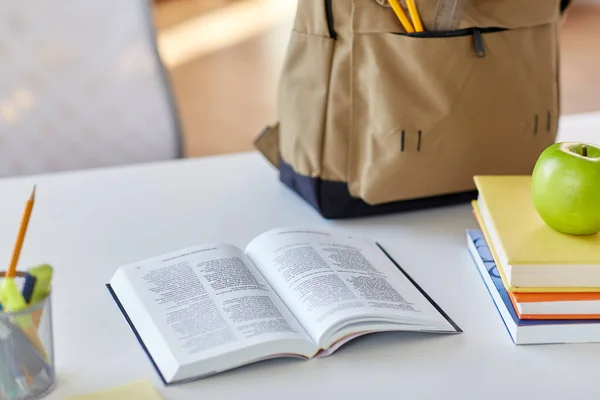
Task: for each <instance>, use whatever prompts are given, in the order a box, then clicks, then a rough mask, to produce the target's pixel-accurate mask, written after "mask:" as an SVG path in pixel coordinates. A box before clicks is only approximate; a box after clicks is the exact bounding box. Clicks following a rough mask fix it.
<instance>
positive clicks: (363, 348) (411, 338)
mask: <svg viewBox="0 0 600 400" xmlns="http://www.w3.org/2000/svg"><path fill="white" fill-rule="evenodd" d="M559 139H560V140H585V141H588V142H596V143H600V113H596V114H587V115H578V116H569V117H563V119H562V121H561V128H560V136H559ZM34 183H35V184H37V185H38V192H37V193H38V195H37V201H36V206H35V209H34V212H33V215H32V220H31V223H30V229H29V231H28V236H27V239H26V242H25V245H24V248H23V254H22V257H21V264H20V265H21V266H23V265H31V264H34V263H40V262H50V263H52V264H53V265H54V267H55V270H56V277H55V281H54V298H53V305H54V327H55V352H56V367H57V370H58V385H57V388H56V389H55V391H54V392H53V393H52V394H51V395H50V396H49V397H48V399H64V398H65V397H67V396H70V395H75V394H80V393H85V392H89V391H94V390H98V389H103V388H107V387H111V386H115V385H120V384H124V383H128V382H130V381H132V380H136V379H140V378H147V379H149V380H150V381H151V382H153V383H154V384H155V386H156V387H157V388H158V390H159V392H160V394H161V395H162V396H163V398H164V399H216V398H218V399H234V398H235V399H237V398H244V399H254V398H257V399H258V398H260V399H280V398H285V399H286V400H293V399H299V400H300V399H301V400H306V399H315V398H326V397H329V396H330V395H327V394H326V393H327V392H330V393H331V396H335V398H352V399H354V398H360V399H368V398H370V399H391V398H394V399H397V398H406V399H461V400H462V399H465V398H487V399H501V400H506V399H507V398H510V399H514V398H527V399H532V398H540V399H541V398H543V399H564V398H567V396H568V398H576V397H577V396H579V398H598V397H599V396H600V379H598V373H599V371H600V344H584V345H545V346H529V347H522V346H515V345H514V344H513V343H512V342H511V340H510V337H509V335H508V333H507V331H506V329H505V328H504V325H503V323H502V321H501V319H500V316H499V315H498V312H497V311H496V309H495V307H494V305H493V303H492V300H491V298H490V296H489V294H488V293H487V291H486V288H485V286H484V284H483V282H482V280H481V278H480V277H479V275H478V272H477V270H476V269H475V266H474V265H473V262H472V261H471V259H470V256H469V254H468V252H467V249H466V239H465V229H468V228H476V227H477V225H476V222H475V220H474V218H473V216H472V213H471V207H470V205H468V204H464V205H459V206H453V207H446V208H439V209H435V210H429V211H419V212H412V213H404V214H396V215H386V216H379V217H372V218H364V219H356V220H344V221H327V220H325V219H323V218H321V217H320V216H319V215H318V214H317V213H316V212H315V211H314V210H313V209H312V208H311V207H310V206H309V205H308V204H307V203H305V202H304V201H303V200H301V199H300V198H298V197H297V196H296V195H295V194H294V193H292V192H291V191H290V190H288V189H287V188H286V187H284V186H283V185H282V184H280V183H279V182H278V180H277V174H276V171H275V170H274V169H273V168H272V167H271V166H270V165H269V164H268V163H267V162H266V161H265V160H264V159H263V158H262V157H261V156H260V155H258V154H256V153H244V154H235V155H225V156H218V157H208V158H200V159H187V160H179V161H174V162H163V163H158V164H151V165H137V166H129V167H121V168H109V169H104V170H94V171H79V172H68V173H60V174H54V175H45V176H35V177H26V178H17V179H6V180H3V181H0V259H2V260H6V262H7V263H8V260H9V259H10V255H11V252H12V246H13V244H14V240H15V235H16V232H17V229H18V225H19V222H20V218H21V212H22V210H23V206H24V202H25V200H26V198H27V196H28V195H29V193H30V191H31V187H32V185H33V184H34ZM288 225H304V226H313V227H327V228H331V229H341V230H345V231H347V232H353V233H359V234H363V235H368V236H370V237H372V238H375V239H377V240H379V241H380V242H381V243H382V244H383V245H384V246H385V247H386V248H387V249H388V250H389V251H390V253H391V254H392V256H393V257H395V258H396V260H397V261H398V262H399V263H400V264H401V265H402V266H403V267H404V268H405V269H406V270H407V271H408V272H409V273H410V274H411V275H412V276H413V278H415V279H416V280H417V282H419V283H420V284H421V286H422V287H423V288H424V289H425V290H426V291H427V292H428V293H429V294H430V295H431V296H432V297H433V298H434V300H435V301H437V302H438V304H439V305H440V306H441V307H442V308H443V309H444V310H445V311H446V312H447V313H448V314H449V315H450V316H451V317H452V318H453V319H454V320H455V322H456V323H457V324H458V325H459V326H460V327H461V328H462V329H463V330H464V333H462V334H459V335H448V336H441V335H430V336H428V335H423V334H403V333H397V334H377V335H372V336H368V337H364V338H361V339H358V340H356V341H355V342H351V343H350V344H348V345H346V346H345V347H343V348H342V349H341V350H340V351H338V352H337V353H336V354H334V355H333V356H331V357H329V358H325V359H321V360H314V361H298V360H271V361H265V362H262V363H259V364H254V365H251V366H246V367H242V368H239V369H237V370H234V371H231V372H226V373H222V374H220V375H217V376H214V377H210V378H207V379H203V380H200V381H196V382H193V383H187V384H184V385H181V386H176V387H164V386H163V385H162V383H161V381H160V380H159V378H158V376H157V374H156V373H155V371H154V369H153V368H152V365H151V363H150V362H149V360H148V359H147V358H146V355H145V353H144V352H143V351H142V348H141V347H140V345H139V344H138V342H137V341H136V339H135V337H134V335H133V333H132V332H131V331H130V329H129V327H128V325H127V324H126V322H125V320H124V319H123V316H122V315H121V313H120V312H119V310H118V308H117V306H116V305H115V304H114V303H113V301H112V299H111V297H110V296H109V293H108V291H107V289H106V288H105V286H104V285H105V283H106V282H107V281H108V280H109V279H110V277H111V275H112V274H113V272H114V271H115V269H116V268H117V267H118V266H119V265H121V264H124V263H129V262H132V261H136V260H139V259H143V258H146V257H149V256H154V255H158V254H161V253H163V252H168V251H170V250H175V249H178V248H182V247H185V246H189V245H193V244H198V243H203V242H212V241H225V242H230V243H233V244H236V245H239V246H244V245H245V244H246V243H247V242H248V241H249V240H250V239H251V238H252V237H253V236H255V235H257V234H259V233H261V232H263V231H265V230H268V229H271V228H274V227H278V226H288Z"/></svg>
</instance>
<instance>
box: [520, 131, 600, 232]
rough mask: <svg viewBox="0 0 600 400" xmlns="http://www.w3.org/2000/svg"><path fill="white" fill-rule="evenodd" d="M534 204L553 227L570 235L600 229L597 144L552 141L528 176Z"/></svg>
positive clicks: (599, 156) (599, 182) (599, 148)
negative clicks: (529, 176) (553, 142)
mask: <svg viewBox="0 0 600 400" xmlns="http://www.w3.org/2000/svg"><path fill="white" fill-rule="evenodd" d="M531 195H532V200H533V204H534V206H535V208H536V210H537V212H538V214H539V215H540V217H541V218H542V220H543V221H544V222H545V223H546V224H547V225H548V226H549V227H550V228H552V229H554V230H556V231H558V232H561V233H565V234H570V235H593V234H597V233H598V232H600V147H597V146H594V145H591V144H586V143H564V142H563V143H555V144H553V145H551V146H549V147H548V148H546V149H545V150H544V151H543V152H542V154H540V156H539V158H538V160H537V162H536V164H535V167H534V169H533V172H532V176H531Z"/></svg>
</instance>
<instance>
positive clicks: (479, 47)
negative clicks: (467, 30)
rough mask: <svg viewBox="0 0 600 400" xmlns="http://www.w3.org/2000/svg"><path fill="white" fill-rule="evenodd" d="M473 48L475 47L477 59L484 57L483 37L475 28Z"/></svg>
mask: <svg viewBox="0 0 600 400" xmlns="http://www.w3.org/2000/svg"><path fill="white" fill-rule="evenodd" d="M473 46H474V47H475V53H477V57H485V46H484V45H483V37H481V31H480V30H479V29H477V28H473Z"/></svg>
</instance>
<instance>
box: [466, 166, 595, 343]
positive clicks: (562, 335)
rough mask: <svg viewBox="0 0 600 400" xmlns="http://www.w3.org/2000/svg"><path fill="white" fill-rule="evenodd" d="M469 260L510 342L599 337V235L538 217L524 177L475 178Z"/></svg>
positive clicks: (563, 341)
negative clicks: (562, 228)
mask: <svg viewBox="0 0 600 400" xmlns="http://www.w3.org/2000/svg"><path fill="white" fill-rule="evenodd" d="M474 179H475V184H476V186H477V190H478V197H477V200H474V201H473V203H472V205H473V213H474V215H475V217H476V219H477V221H478V224H479V227H480V229H476V230H468V231H467V244H468V248H469V251H470V253H471V256H472V257H473V260H474V264H475V266H476V267H477V269H478V270H479V273H480V274H481V277H482V279H483V281H484V283H485V285H486V287H487V289H488V291H489V293H490V295H491V297H492V299H493V301H494V303H495V305H496V308H497V309H498V312H499V314H500V316H501V318H502V320H503V321H504V324H505V326H506V328H507V330H508V332H509V334H510V336H511V338H512V340H513V342H514V343H515V344H545V343H585V342H600V234H599V235H591V236H574V235H565V234H562V233H559V232H557V231H555V230H553V229H551V228H550V227H548V226H547V225H546V224H545V223H544V222H543V220H542V219H541V218H540V217H539V214H538V213H537V211H536V209H535V207H534V205H533V201H532V199H531V177H530V176H476V177H475V178H474Z"/></svg>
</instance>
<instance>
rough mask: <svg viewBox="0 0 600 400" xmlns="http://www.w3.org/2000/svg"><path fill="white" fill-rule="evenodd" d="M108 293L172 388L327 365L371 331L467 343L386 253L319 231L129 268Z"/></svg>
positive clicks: (287, 232)
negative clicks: (247, 369) (283, 364)
mask: <svg viewBox="0 0 600 400" xmlns="http://www.w3.org/2000/svg"><path fill="white" fill-rule="evenodd" d="M107 287H108V288H109V290H110V292H111V294H112V295H113V298H114V299H115V301H116V302H117V304H118V305H119V307H120V309H121V311H122V312H123V314H124V316H125V318H126V320H127V322H128V323H129V324H130V327H131V329H132V330H133V331H134V333H135V334H136V336H137V338H138V340H139V341H140V342H141V344H142V346H143V347H144V350H145V351H146V353H147V354H148V356H149V358H150V359H151V360H152V362H153V364H154V366H155V368H156V369H157V371H158V373H159V374H160V376H161V379H162V380H163V382H164V383H165V384H172V383H181V382H184V381H188V380H193V379H198V378H202V377H205V376H208V375H212V374H216V373H219V372H222V371H225V370H228V369H233V368H237V367H240V366H242V365H246V364H249V363H253V362H257V361H260V360H265V359H268V358H274V357H300V358H305V359H309V358H316V357H323V356H327V355H330V354H331V353H333V352H334V351H335V350H336V349H338V348H339V347H340V346H342V345H343V344H344V343H347V342H348V341H349V340H351V339H353V338H356V337H358V336H360V335H364V334H367V333H372V332H381V331H422V332H440V333H457V332H461V330H460V328H459V327H458V326H457V325H456V324H454V322H452V320H451V319H450V318H448V316H447V315H446V314H445V313H444V312H443V311H442V310H441V309H440V308H439V307H438V306H437V305H436V304H435V302H434V301H433V300H432V299H431V298H430V297H429V296H428V295H427V294H426V293H425V292H423V291H422V290H421V288H420V287H419V286H418V285H417V284H416V283H415V282H414V281H413V280H412V279H411V278H410V277H409V276H408V275H407V274H406V273H404V272H403V271H402V270H401V269H400V267H399V266H398V265H397V264H396V263H395V262H394V261H393V260H392V259H391V258H390V257H388V256H387V253H386V252H385V251H384V250H383V249H382V248H381V247H380V246H379V245H378V244H377V243H375V242H373V241H370V240H368V239H365V238H360V237H351V236H348V235H344V234H340V233H334V232H328V231H321V230H306V229H295V228H287V229H285V228H282V229H274V230H271V231H268V232H265V233H263V234H261V235H259V236H257V237H256V238H255V239H253V240H252V241H251V242H250V243H249V244H248V246H247V247H246V249H245V250H242V249H239V248H237V247H235V246H232V245H228V244H207V245H201V246H196V247H191V248H186V249H183V250H181V251H176V252H172V253H169V254H166V255H163V256H159V257H155V258H152V259H148V260H144V261H140V262H137V263H134V264H130V265H125V266H122V267H121V268H119V269H118V270H117V271H116V272H115V274H114V276H113V277H112V278H111V280H110V283H109V284H107Z"/></svg>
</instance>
